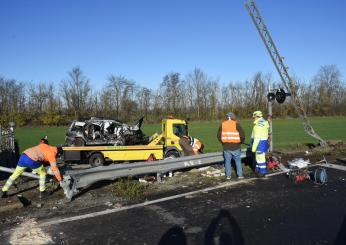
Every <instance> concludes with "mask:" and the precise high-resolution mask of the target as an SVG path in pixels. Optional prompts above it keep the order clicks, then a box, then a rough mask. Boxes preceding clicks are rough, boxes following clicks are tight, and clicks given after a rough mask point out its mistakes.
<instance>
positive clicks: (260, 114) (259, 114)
mask: <svg viewBox="0 0 346 245" xmlns="http://www.w3.org/2000/svg"><path fill="white" fill-rule="evenodd" d="M252 117H263V114H262V112H261V111H255V112H254V113H253V114H252Z"/></svg>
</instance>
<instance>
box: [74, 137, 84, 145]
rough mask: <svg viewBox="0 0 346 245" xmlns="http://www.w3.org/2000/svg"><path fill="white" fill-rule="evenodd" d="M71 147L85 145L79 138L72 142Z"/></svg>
mask: <svg viewBox="0 0 346 245" xmlns="http://www.w3.org/2000/svg"><path fill="white" fill-rule="evenodd" d="M73 145H74V146H84V145H85V142H84V140H83V139H81V138H75V139H74V140H73Z"/></svg>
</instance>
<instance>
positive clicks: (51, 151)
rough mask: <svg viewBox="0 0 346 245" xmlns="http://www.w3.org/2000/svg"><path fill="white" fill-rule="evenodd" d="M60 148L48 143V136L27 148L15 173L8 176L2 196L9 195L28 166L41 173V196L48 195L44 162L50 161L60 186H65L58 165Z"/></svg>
mask: <svg viewBox="0 0 346 245" xmlns="http://www.w3.org/2000/svg"><path fill="white" fill-rule="evenodd" d="M57 153H58V148H57V147H55V146H50V145H48V140H47V138H46V137H44V138H42V139H41V141H40V144H39V145H37V146H34V147H31V148H29V149H26V150H25V151H24V152H23V154H22V155H21V156H20V158H19V161H18V164H17V167H16V169H15V171H14V172H13V174H12V175H11V176H10V177H9V178H8V180H7V181H6V184H5V185H4V186H3V188H2V193H1V198H5V197H8V194H7V191H8V190H9V188H10V187H11V185H12V184H13V182H14V181H15V180H16V179H17V178H18V177H19V176H20V175H21V174H22V173H23V172H24V171H25V169H26V168H31V169H32V170H34V171H35V172H36V173H37V174H39V176H40V179H39V189H40V198H43V197H46V196H48V195H49V193H48V192H47V191H46V175H47V172H46V169H45V168H44V166H43V163H45V162H48V163H49V164H50V166H51V169H52V171H53V173H54V175H55V178H56V179H57V180H58V181H59V183H60V186H63V183H62V177H61V174H60V171H59V168H58V166H57V160H56V156H57Z"/></svg>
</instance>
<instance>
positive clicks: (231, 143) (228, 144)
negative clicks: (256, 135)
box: [217, 112, 245, 179]
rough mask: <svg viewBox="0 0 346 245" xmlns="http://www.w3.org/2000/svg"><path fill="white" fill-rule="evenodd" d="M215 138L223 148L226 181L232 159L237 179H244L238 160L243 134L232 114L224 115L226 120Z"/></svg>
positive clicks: (228, 176)
mask: <svg viewBox="0 0 346 245" xmlns="http://www.w3.org/2000/svg"><path fill="white" fill-rule="evenodd" d="M217 138H218V140H219V141H220V143H221V144H222V146H223V157H224V161H225V172H226V179H231V173H232V167H231V161H232V159H234V161H235V166H236V170H237V175H238V178H239V179H242V178H244V176H243V168H242V165H241V159H240V154H241V150H240V146H241V144H242V143H244V140H245V133H244V130H243V128H242V127H241V126H240V124H239V123H238V122H237V121H236V116H235V114H234V113H232V112H229V113H227V114H226V120H225V121H224V122H222V124H221V126H220V128H219V131H218V134H217Z"/></svg>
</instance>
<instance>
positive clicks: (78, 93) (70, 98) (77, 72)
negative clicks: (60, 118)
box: [61, 67, 91, 118]
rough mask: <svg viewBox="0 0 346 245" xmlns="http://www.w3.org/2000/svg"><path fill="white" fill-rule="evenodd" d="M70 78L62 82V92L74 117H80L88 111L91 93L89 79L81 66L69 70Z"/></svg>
mask: <svg viewBox="0 0 346 245" xmlns="http://www.w3.org/2000/svg"><path fill="white" fill-rule="evenodd" d="M68 75H69V78H68V79H67V80H65V81H62V83H61V93H62V97H63V99H64V100H65V103H66V105H67V108H68V110H69V111H72V112H73V115H74V118H80V117H81V116H82V115H84V114H85V112H86V104H87V101H88V100H89V96H90V94H91V87H90V85H89V83H90V82H89V80H88V79H87V78H86V77H85V76H84V75H83V72H82V70H81V69H80V68H79V67H75V68H73V69H72V71H70V72H68Z"/></svg>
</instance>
